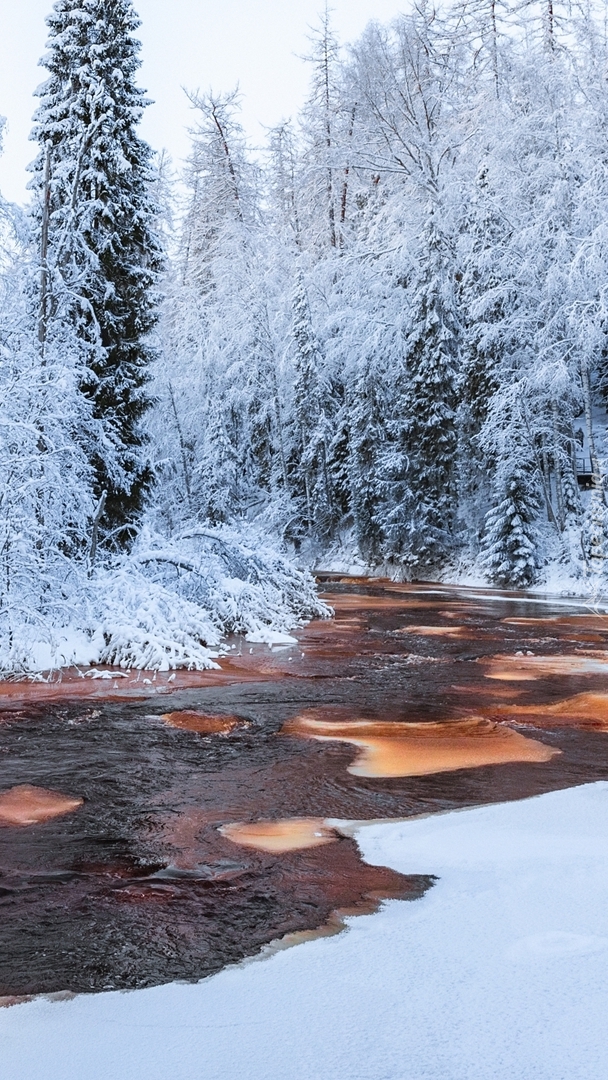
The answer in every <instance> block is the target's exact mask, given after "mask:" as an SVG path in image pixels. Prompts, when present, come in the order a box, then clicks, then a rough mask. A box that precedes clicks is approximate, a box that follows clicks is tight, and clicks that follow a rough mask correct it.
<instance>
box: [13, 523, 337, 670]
mask: <svg viewBox="0 0 608 1080" xmlns="http://www.w3.org/2000/svg"><path fill="white" fill-rule="evenodd" d="M30 585H31V582H30ZM26 586H27V581H25V579H24V586H23V595H22V594H21V593H20V594H19V596H18V598H17V601H15V602H14V603H13V604H12V606H11V604H10V603H7V604H6V605H5V606H4V608H3V610H2V612H1V613H0V672H1V673H3V674H8V673H17V674H20V673H25V672H36V671H47V670H52V669H54V668H59V667H68V666H70V665H74V664H75V665H79V666H80V665H83V666H87V665H89V664H110V665H113V666H115V667H120V668H135V669H152V670H160V671H168V670H172V669H175V668H191V669H192V668H194V669H197V670H203V669H205V668H212V667H215V666H217V665H216V663H215V659H216V657H217V656H218V652H217V647H218V645H219V644H220V642H221V639H222V637H224V636H225V635H227V634H232V633H241V634H244V635H245V636H246V638H247V640H249V641H251V642H262V643H266V644H269V645H273V644H285V643H287V644H289V643H292V642H294V640H295V639H294V638H293V637H292V636H291V635H290V634H289V631H290V630H291V629H292V628H293V627H295V626H298V625H301V624H302V623H303V622H305V621H307V620H308V619H312V618H315V617H324V616H329V615H331V609H330V608H328V607H327V605H326V604H324V603H323V602H322V601H321V600H319V598H318V596H317V592H316V586H315V581H314V579H313V578H312V576H311V575H310V573H308V571H306V570H301V569H299V568H298V567H297V566H296V565H295V564H294V563H293V561H292V560H290V559H289V558H288V557H287V556H286V555H285V554H283V553H282V552H280V551H279V550H277V549H276V548H274V547H273V546H272V545H271V544H269V543H268V542H267V541H266V540H265V538H264V537H263V536H258V535H257V534H255V533H254V532H252V531H251V529H250V530H249V533H247V532H246V530H245V529H243V530H241V531H240V532H238V533H237V532H235V531H233V530H230V529H229V528H228V527H224V528H222V529H205V528H200V527H193V528H192V529H191V530H190V531H186V532H184V533H182V534H181V535H179V536H176V537H174V538H166V537H161V536H159V535H157V534H154V533H153V532H152V531H150V530H144V531H142V534H141V536H140V537H139V538H138V540H137V542H136V543H135V545H134V547H133V550H132V551H131V552H129V553H128V554H126V555H123V556H120V557H119V556H117V557H115V558H114V559H108V560H107V561H106V562H105V563H102V564H101V565H99V566H97V567H96V568H95V570H94V572H92V573H87V568H86V566H84V565H76V564H73V563H70V562H69V561H68V560H63V561H62V562H61V563H60V565H58V566H57V567H55V568H54V571H53V573H49V580H48V582H47V588H46V591H44V590H43V591H44V596H43V597H42V598H41V587H40V584H39V583H37V584H36V583H35V588H33V592H32V594H31V596H30V597H29V601H28V594H27V588H26Z"/></svg>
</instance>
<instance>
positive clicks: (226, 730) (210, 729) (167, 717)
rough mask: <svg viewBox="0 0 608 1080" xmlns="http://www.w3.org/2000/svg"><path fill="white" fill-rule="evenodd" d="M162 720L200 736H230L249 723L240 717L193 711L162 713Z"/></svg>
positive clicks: (183, 710)
mask: <svg viewBox="0 0 608 1080" xmlns="http://www.w3.org/2000/svg"><path fill="white" fill-rule="evenodd" d="M161 720H164V721H165V723H167V724H170V726H171V727H174V728H180V729H181V730H182V731H196V732H197V733H198V734H199V735H229V734H230V732H231V731H234V730H235V728H238V727H246V726H247V722H246V721H244V722H243V721H242V720H239V718H238V716H208V715H207V713H202V712H195V711H193V710H192V709H182V710H180V711H178V712H170V713H162V714H161Z"/></svg>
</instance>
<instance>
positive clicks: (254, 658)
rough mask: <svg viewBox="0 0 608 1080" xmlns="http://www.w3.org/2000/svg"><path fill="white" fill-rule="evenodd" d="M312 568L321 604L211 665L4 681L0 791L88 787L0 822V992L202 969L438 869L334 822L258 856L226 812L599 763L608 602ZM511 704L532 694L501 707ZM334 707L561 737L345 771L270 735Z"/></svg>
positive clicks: (392, 798) (488, 795)
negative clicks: (179, 714)
mask: <svg viewBox="0 0 608 1080" xmlns="http://www.w3.org/2000/svg"><path fill="white" fill-rule="evenodd" d="M325 588H326V593H325V597H326V599H327V600H328V602H329V603H331V604H333V605H334V606H335V608H336V618H335V619H334V620H331V621H326V622H321V621H319V622H315V623H313V624H311V625H310V626H309V627H306V628H305V629H303V630H302V631H301V632H299V633H298V635H297V637H298V644H297V646H289V647H287V648H281V649H276V650H272V651H271V650H270V649H268V648H267V647H266V646H255V647H251V646H249V645H248V644H247V643H244V642H242V641H240V642H237V643H236V648H235V649H233V650H232V651H231V653H230V658H229V659H228V660H226V661H222V668H223V673H222V674H219V673H203V674H202V675H196V674H194V675H180V676H178V678H177V679H175V680H174V681H173V682H169V681H168V678H167V677H166V676H160V675H159V676H158V677H157V678H156V679H155V680H154V681H152V677H151V676H150V680H151V681H150V682H148V683H145V684H144V683H143V677H142V676H141V675H131V676H130V677H129V679H124V680H116V685H115V683H114V679H113V678H112V680H107V681H104V680H96V681H93V680H91V679H82V678H80V677H79V676H78V675H77V674H74V673H72V676H70V675H69V674H68V673H66V675H65V676H64V679H63V681H62V683H60V684H59V683H54V684H52V686H50V687H49V686H47V685H40V686H37V685H31V686H26V685H23V684H19V685H16V684H12V685H9V684H7V685H6V687H5V689H4V692H2V691H0V794H1V793H2V792H5V791H7V790H8V789H10V788H12V787H14V786H15V785H21V784H29V785H35V786H37V787H41V788H45V789H50V790H52V791H55V792H59V793H62V794H64V795H67V796H71V797H74V798H79V797H81V798H83V799H84V804H83V805H82V807H81V808H79V809H77V810H75V811H74V812H72V813H68V814H66V815H65V816H62V817H56V818H54V819H53V820H49V821H46V822H44V823H42V824H35V825H29V826H10V825H8V826H6V825H5V826H4V827H1V828H0V997H1V996H21V995H28V994H35V993H43V992H44V993H47V992H53V991H62V990H69V991H74V992H82V991H85V992H86V991H96V990H104V989H110V988H112V989H114V988H126V987H136V986H148V985H152V984H155V983H161V982H166V981H169V980H173V979H185V980H193V979H199V978H201V977H202V976H204V975H208V974H211V973H212V972H215V971H217V970H219V969H220V968H221V967H222V966H224V965H225V964H227V963H230V962H234V961H236V960H239V959H241V958H243V957H245V956H248V955H252V954H253V953H255V952H256V951H258V950H259V948H260V947H261V946H262V945H263V944H264V943H266V942H269V941H271V940H273V939H276V938H278V937H281V936H282V935H285V934H287V933H290V932H295V931H300V930H309V929H313V928H315V927H319V926H321V925H322V924H324V923H326V922H327V921H328V919H330V917H331V914H332V912H334V911H336V910H338V911H342V912H348V911H356V910H371V909H373V906H374V904H375V903H377V902H378V901H379V900H380V899H381V898H383V897H402V898H404V899H407V898H410V899H415V898H417V897H419V896H420V895H422V893H423V892H424V891H425V889H426V888H428V887H429V886H430V885H431V884H432V879H429V878H422V877H415V876H412V877H407V876H403V875H400V874H397V873H395V872H393V871H391V870H388V869H384V868H381V867H371V866H366V865H365V864H364V863H363V862H362V861H361V859H360V857H359V854H358V849H357V846H356V844H355V842H354V841H353V840H352V839H349V838H347V837H341V838H338V839H336V841H335V842H332V843H329V844H327V845H326V846H321V847H316V848H310V849H306V850H300V851H291V852H286V853H280V854H272V853H268V852H263V851H256V850H254V849H251V848H247V847H242V846H239V845H237V844H235V843H233V842H231V841H230V840H229V839H228V838H227V837H225V836H223V835H222V834H221V833H220V832H219V831H218V829H219V827H220V826H222V825H225V824H227V823H231V822H243V821H244V822H252V821H256V820H258V819H281V818H289V817H300V816H304V817H319V818H338V819H349V820H362V819H370V818H391V817H393V818H403V817H407V816H410V815H414V814H420V813H427V812H436V811H441V810H447V809H451V808H456V807H464V806H472V805H478V804H481V803H486V802H496V801H500V800H506V799H518V798H522V797H525V796H527V795H533V794H537V793H540V792H544V791H550V790H554V789H556V788H563V787H567V786H571V785H574V784H580V783H584V782H588V781H592V780H597V779H608V696H607V698H606V710H605V714H604V713H603V708H604V706H603V704H602V702H603V697H602V695H603V694H604V693H606V694H607V695H608V679H607V677H606V676H607V675H608V651H606V650H608V619H604V618H603V617H601V616H592V617H589V612H588V611H587V610H586V609H585V608H584V607H579V608H577V607H575V606H574V605H573V604H572V605H569V606H568V605H562V604H560V603H558V602H553V603H550V602H547V603H544V602H540V601H538V600H533V599H531V598H529V597H525V596H521V597H517V596H514V595H513V594H511V595H510V596H508V595H507V594H485V593H483V592H479V591H476V590H466V589H458V588H448V587H443V586H428V587H426V586H420V585H416V586H406V585H400V586H397V585H390V584H388V583H373V584H371V583H363V584H362V583H360V582H359V583H357V582H353V581H348V580H347V581H343V582H327V583H326V586H325ZM579 616H586V617H585V618H580V617H579ZM535 620H537V621H535ZM605 624H606V626H605ZM250 650H251V651H250ZM517 653H522V654H524V655H523V656H522V657H521V658H518V657H517V655H516V654H517ZM527 653H534V655H535V657H539V656H543V657H548V658H550V657H557V658H560V665H561V673H560V674H555V673H552V672H551V671H548V672H547V671H546V670H540V671H537V670H536V669H535V668H534V666H533V665H534V663H536V660H534V658H529V657H527V656H526V654H527ZM496 657H499V658H500V659H498V660H496V659H494V660H493V659H492V658H496ZM568 657H571V658H572V661H570V660H567V659H566V660H564V659H563V658H568ZM589 660H592V661H593V664H591V665H589V664H588V661H589ZM526 664H528V669H526V670H524V671H523V674H524V676H525V678H523V679H522V678H521V675H522V672H521V671H520V670H518V665H519V667H520V668H521V667H522V666H523V668H524V669H525V668H526ZM585 665H587V668H590V670H587V669H586V667H585ZM549 667H550V664H549ZM505 669H506V676H505ZM511 669H512V670H511ZM513 673H514V674H515V676H516V678H515V679H513V678H512V675H513ZM496 674H498V675H499V677H498V678H496V677H492V678H490V677H488V676H490V675H496ZM188 682H190V683H192V684H193V685H191V686H188V685H186V684H187V683H188ZM142 692H143V694H144V695H145V696H143V697H142V696H141V695H142ZM589 694H593V695H595V697H594V698H593V701H594V703H595V704H594V705H593V709H594V717H595V719H593V721H590V720H589V718H588V717H587V719H586V720H585V716H584V715H582V714H581V715H578V714H577V708H579V706H577V707H576V708H574V709H573V714H572V715H571V716H570V715H569V714H568V708H566V710H565V713H564V711H563V710H562V712H561V713H560V714H559V716H558V717H556V716H555V715H552V714H546V715H545V714H543V706H545V705H553V706H556V705H557V706H558V708H561V706H559V703H560V702H563V701H565V700H567V699H569V698H574V697H577V696H578V695H589ZM577 700H582V699H578V698H577ZM514 705H517V706H519V705H521V706H524V707H525V708H528V712H526V713H525V715H522V716H518V715H515V714H510V715H509V716H508V717H507V716H506V715H505V708H506V709H507V710H508V709H509V708H512V707H513V706H514ZM530 706H533V707H534V708H535V709H536V708H538V713H532V712H530V711H529V708H530ZM336 707H339V708H340V709H341V710H342V715H344V716H346V717H348V716H349V715H352V719H366V720H370V721H373V720H381V721H383V722H384V723H386V722H394V721H398V722H404V721H405V722H411V721H416V722H424V721H435V722H436V721H447V720H456V719H463V718H467V717H471V716H483V717H489V718H491V719H494V720H499V721H500V722H505V721H507V720H508V723H509V725H510V726H511V727H514V728H515V729H516V730H518V731H519V732H521V733H523V734H526V735H528V736H530V737H531V738H535V739H538V740H540V741H541V742H542V743H544V744H546V745H547V746H551V747H555V748H559V749H560V750H561V751H562V753H561V754H559V755H558V756H556V757H553V758H552V760H550V761H546V762H525V763H520V764H512V763H511V764H501V765H491V766H482V767H477V768H467V769H456V770H455V771H445V772H441V773H437V774H434V775H424V776H409V777H392V778H389V779H386V778H373V777H362V776H356V775H352V774H351V773H349V772H348V771H347V768H348V766H349V764H351V763H352V762H353V759H354V758H355V757H356V749H355V747H353V746H350V745H348V744H345V743H338V742H317V741H314V740H311V739H307V738H298V737H290V736H287V735H280V736H278V734H277V733H278V732H279V731H280V729H281V727H282V725H283V724H285V723H286V722H287V721H289V720H292V719H293V718H294V717H296V716H298V715H299V714H300V713H302V712H303V711H304V710H310V709H318V710H323V709H325V708H328V709H329V710H331V709H335V708H336ZM580 708H581V709H582V706H581V707H580ZM186 709H187V710H199V711H202V712H204V713H205V714H208V715H212V716H220V717H221V716H231V717H237V718H238V720H239V721H242V723H241V724H239V725H238V726H234V728H233V730H232V731H231V732H230V733H228V734H210V735H205V734H200V733H198V732H195V731H189V730H186V729H179V728H175V727H172V726H170V725H169V724H167V723H166V722H165V721H164V720H163V719H162V714H164V713H166V712H168V711H172V712H175V711H179V710H186ZM582 712H584V709H583V710H582ZM603 727H606V729H607V730H606V731H604V730H602V728H603Z"/></svg>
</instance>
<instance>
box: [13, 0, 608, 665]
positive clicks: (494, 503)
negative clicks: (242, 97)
mask: <svg viewBox="0 0 608 1080" xmlns="http://www.w3.org/2000/svg"><path fill="white" fill-rule="evenodd" d="M138 25H139V23H138V19H137V16H136V15H135V13H134V10H133V6H132V4H131V0H57V2H56V3H55V6H54V9H53V14H52V15H51V16H50V18H49V43H48V53H47V55H46V56H45V58H44V59H43V64H44V67H45V68H46V76H45V77H46V81H45V82H43V84H42V86H41V87H40V88H39V90H38V92H37V93H38V109H37V112H36V115H35V117H34V131H33V138H34V139H35V140H36V141H37V144H38V152H37V156H36V157H35V160H34V162H33V164H32V166H31V180H30V189H31V205H30V207H29V208H28V209H26V210H22V209H18V208H16V207H14V206H11V205H8V204H6V203H5V202H2V203H0V218H1V228H0V245H1V250H0V288H1V290H2V303H1V305H0V383H1V391H0V539H1V544H0V667H1V668H2V669H4V670H11V669H12V670H15V669H17V670H18V669H20V668H23V667H28V666H36V664H37V665H38V666H42V667H50V666H52V665H54V664H55V665H56V664H58V663H68V662H71V661H72V660H81V661H82V662H85V661H91V662H104V661H105V662H109V663H117V664H122V665H124V666H131V665H133V666H137V665H139V666H159V667H165V668H166V667H167V666H178V665H194V666H205V665H206V664H209V663H211V662H212V660H211V653H210V649H213V648H214V647H215V646H217V644H218V642H219V641H220V638H221V636H222V634H224V633H226V632H229V631H231V630H240V631H243V632H248V633H249V634H250V636H252V637H253V638H254V639H256V638H257V639H258V640H263V639H264V637H266V638H267V639H271V638H272V636H273V634H274V635H276V634H277V633H278V634H280V633H285V632H286V631H287V630H288V629H289V627H290V626H292V625H294V624H295V623H296V622H297V621H298V620H299V619H303V618H309V617H311V616H312V615H314V614H322V613H323V610H324V609H323V605H322V604H320V603H319V601H318V600H317V599H316V595H315V591H314V584H313V580H312V578H311V576H310V574H309V573H308V570H307V567H314V566H324V567H330V566H332V565H333V566H344V567H347V566H350V565H353V564H357V565H359V566H361V567H362V568H363V567H369V568H372V569H374V570H378V571H380V572H384V573H388V574H390V575H393V576H398V577H402V578H407V577H412V578H421V579H428V578H433V577H437V576H443V577H444V578H446V577H447V578H450V577H451V578H452V579H454V580H455V579H458V577H463V576H464V575H466V574H469V575H470V574H477V575H484V576H485V578H486V579H487V580H490V581H493V582H495V583H497V584H499V585H501V586H507V587H516V588H519V587H525V586H530V585H533V584H535V583H537V582H542V581H543V580H547V579H548V578H549V579H550V578H551V575H553V579H554V578H555V574H556V568H557V571H558V572H559V573H561V574H562V575H563V576H564V577H569V578H570V579H574V580H575V579H577V578H578V579H579V580H580V582H581V584H584V582H585V580H586V581H587V582H589V581H591V582H592V583H598V584H593V586H592V587H593V588H594V589H597V588H601V583H602V580H603V578H604V566H605V558H606V556H607V555H608V512H607V504H606V491H605V474H606V471H607V465H606V461H605V459H608V448H607V446H606V412H605V409H606V405H607V404H608V336H607V335H608V26H607V17H606V7H605V4H604V3H603V2H602V0H598V3H597V4H594V3H593V2H588V0H581V2H580V3H574V2H570V0H538V2H536V0H533V2H524V3H521V2H515V0H514V2H511V0H459V2H457V3H454V4H453V5H452V6H447V5H442V6H441V7H440V9H439V10H435V8H434V7H433V6H432V5H431V4H429V3H426V2H422V3H419V4H418V5H417V6H412V7H411V9H410V10H409V12H408V13H406V14H404V15H403V16H402V17H400V18H399V20H397V21H396V22H395V23H393V24H392V25H390V26H380V25H378V24H373V23H372V24H371V25H370V26H369V27H368V28H367V30H366V31H365V33H364V35H363V37H362V38H361V40H359V41H358V42H356V43H354V44H353V45H351V46H348V47H347V46H345V45H342V44H341V43H340V42H338V41H337V40H336V37H335V35H334V33H333V30H332V25H331V13H329V14H328V13H327V12H325V14H323V15H322V16H321V18H320V22H319V25H318V27H317V28H316V30H314V32H313V33H312V35H311V40H310V55H309V58H308V63H309V69H310V93H309V97H308V100H307V101H306V102H305V104H304V106H303V109H302V112H301V114H300V115H299V116H296V117H293V118H291V119H286V120H285V122H284V123H283V124H282V125H280V126H279V127H277V128H275V129H273V130H271V131H269V132H268V137H267V142H266V144H265V145H264V146H263V147H259V146H256V147H253V146H250V145H248V143H247V140H246V138H245V135H244V132H243V130H242V127H241V126H240V123H239V95H238V92H237V91H235V92H234V93H233V94H231V95H224V96H220V95H216V94H214V93H213V91H209V92H207V93H201V92H200V91H197V92H192V93H191V104H192V135H191V153H190V157H189V161H188V163H187V166H186V168H185V170H183V171H180V169H179V168H178V167H177V165H175V164H173V163H171V162H170V161H168V160H167V159H166V157H165V156H164V155H163V154H162V153H156V152H155V151H156V150H157V149H158V148H154V149H150V148H149V147H148V146H147V145H146V144H145V143H144V142H143V141H142V140H141V139H140V138H139V136H138V134H137V124H138V121H139V119H140V116H141V114H142V110H143V109H144V108H145V105H146V99H145V95H144V93H143V91H142V90H141V89H140V88H139V85H138V81H137V74H138V67H139V55H138V52H139V46H138V43H137V40H136V31H137V26H138ZM201 78H202V79H203V78H204V73H201ZM1 106H2V103H1V102H0V110H1ZM584 587H585V588H587V587H588V585H585V586H584ZM41 657H42V658H43V659H41Z"/></svg>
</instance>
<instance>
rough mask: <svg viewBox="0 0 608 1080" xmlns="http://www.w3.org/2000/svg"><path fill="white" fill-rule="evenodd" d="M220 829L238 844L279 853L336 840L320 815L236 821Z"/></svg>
mask: <svg viewBox="0 0 608 1080" xmlns="http://www.w3.org/2000/svg"><path fill="white" fill-rule="evenodd" d="M219 832H221V833H222V835H223V836H226V837H227V838H228V840H232V842H233V843H234V844H240V845H241V847H249V848H256V850H257V851H269V852H272V853H277V854H279V853H280V852H284V851H300V850H301V849H303V848H313V847H322V846H323V845H324V844H331V843H333V842H334V840H337V839H338V834H337V833H336V831H335V830H334V829H331V828H329V827H328V826H327V825H326V824H325V822H324V820H323V818H284V819H283V820H281V821H251V822H248V821H245V822H243V821H236V822H234V823H233V824H231V825H222V826H221V828H220V829H219Z"/></svg>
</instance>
